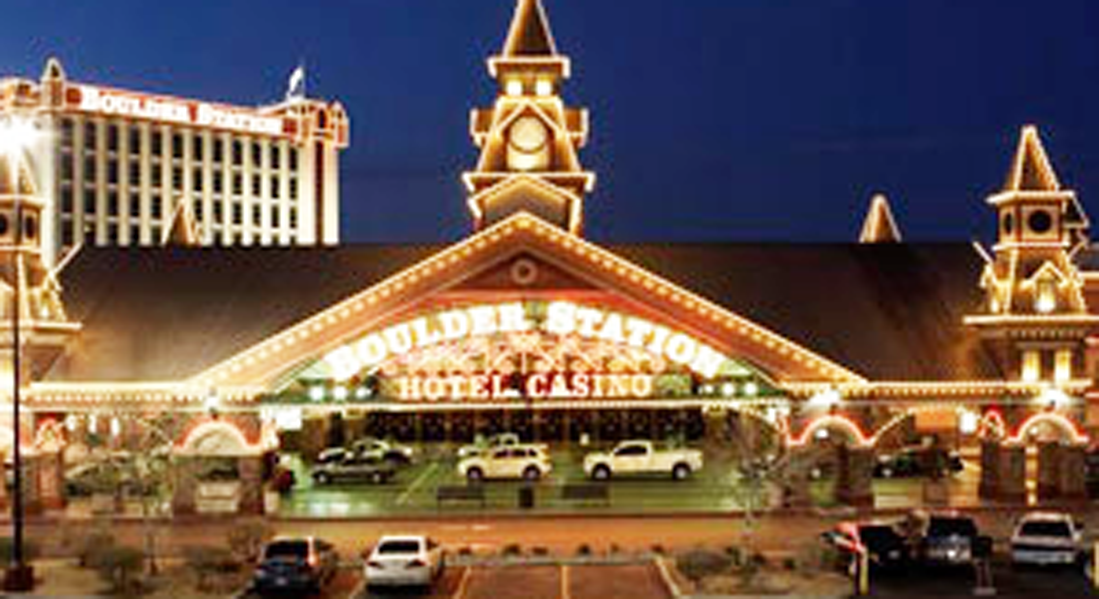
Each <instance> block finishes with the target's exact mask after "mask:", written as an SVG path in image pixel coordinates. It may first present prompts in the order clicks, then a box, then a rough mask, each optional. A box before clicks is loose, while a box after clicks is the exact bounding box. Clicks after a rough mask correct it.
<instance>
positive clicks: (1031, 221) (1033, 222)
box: [1026, 210, 1053, 235]
mask: <svg viewBox="0 0 1099 599" xmlns="http://www.w3.org/2000/svg"><path fill="white" fill-rule="evenodd" d="M1026 223H1027V227H1030V230H1031V231H1032V232H1034V233H1038V234H1039V235H1041V234H1043V233H1049V230H1050V229H1052V228H1053V217H1052V216H1050V215H1049V212H1046V211H1045V210H1038V211H1036V212H1031V213H1030V216H1028V217H1027V221H1026Z"/></svg>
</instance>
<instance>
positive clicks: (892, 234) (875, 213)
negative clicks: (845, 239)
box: [859, 193, 901, 243]
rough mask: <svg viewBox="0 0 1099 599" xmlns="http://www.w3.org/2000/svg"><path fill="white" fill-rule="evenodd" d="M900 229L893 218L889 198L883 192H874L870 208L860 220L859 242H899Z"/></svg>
mask: <svg viewBox="0 0 1099 599" xmlns="http://www.w3.org/2000/svg"><path fill="white" fill-rule="evenodd" d="M900 241H901V231H900V229H899V228H898V227H897V221H896V220H894V219H893V211H892V210H891V209H890V208H889V200H888V199H887V198H886V197H885V195H884V194H880V193H879V194H876V195H875V196H874V197H873V198H872V199H871V200H870V209H869V210H867V211H866V219H865V220H863V222H862V232H861V233H859V243H900Z"/></svg>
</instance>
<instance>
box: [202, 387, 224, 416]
mask: <svg viewBox="0 0 1099 599" xmlns="http://www.w3.org/2000/svg"><path fill="white" fill-rule="evenodd" d="M202 405H203V407H205V408H206V410H207V411H210V412H213V411H215V410H217V409H218V408H220V407H221V398H220V397H219V396H218V394H217V392H215V391H211V392H209V393H207V394H206V397H205V398H203V400H202Z"/></svg>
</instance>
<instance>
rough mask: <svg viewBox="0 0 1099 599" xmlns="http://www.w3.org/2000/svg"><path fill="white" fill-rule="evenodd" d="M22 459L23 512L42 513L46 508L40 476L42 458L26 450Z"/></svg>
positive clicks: (30, 513) (29, 513)
mask: <svg viewBox="0 0 1099 599" xmlns="http://www.w3.org/2000/svg"><path fill="white" fill-rule="evenodd" d="M20 459H21V460H22V462H23V481H22V482H23V513H24V514H27V515H32V516H33V515H38V514H41V513H42V510H43V509H44V508H45V506H44V505H43V503H42V485H41V481H40V480H39V478H38V472H39V470H41V467H40V466H41V465H40V459H41V458H40V456H39V455H37V454H35V453H33V452H31V451H27V450H24V453H23V455H21V456H20Z"/></svg>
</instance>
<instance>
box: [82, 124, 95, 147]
mask: <svg viewBox="0 0 1099 599" xmlns="http://www.w3.org/2000/svg"><path fill="white" fill-rule="evenodd" d="M95 130H96V126H95V123H94V122H88V123H85V124H84V145H85V146H87V147H89V148H94V147H95Z"/></svg>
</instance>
